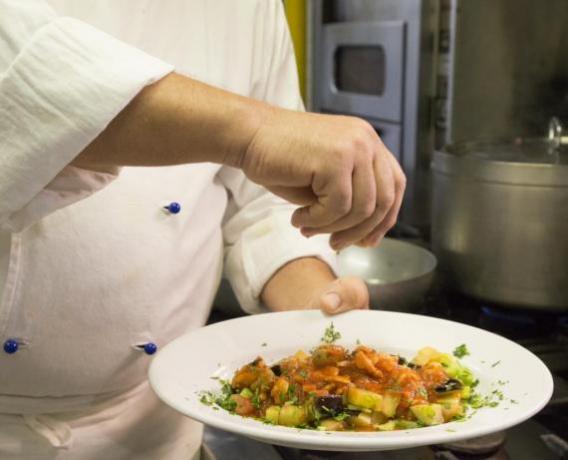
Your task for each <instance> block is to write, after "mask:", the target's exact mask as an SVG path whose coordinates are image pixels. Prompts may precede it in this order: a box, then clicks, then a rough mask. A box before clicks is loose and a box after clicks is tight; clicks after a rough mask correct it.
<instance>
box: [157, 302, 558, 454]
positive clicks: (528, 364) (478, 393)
mask: <svg viewBox="0 0 568 460" xmlns="http://www.w3.org/2000/svg"><path fill="white" fill-rule="evenodd" d="M330 321H331V318H330V317H329V316H326V315H324V314H322V313H321V312H319V311H315V310H313V311H290V312H282V313H269V314H261V315H253V316H247V317H242V318H237V319H233V320H229V321H223V322H220V323H216V324H212V325H209V326H206V327H203V328H200V329H196V330H193V331H191V332H189V333H187V334H185V335H183V336H181V337H179V338H178V339H176V340H174V341H172V342H171V343H169V344H167V345H165V346H163V347H161V349H160V351H159V352H158V353H156V355H155V358H153V360H152V363H151V366H150V371H149V379H150V384H151V386H152V388H153V389H154V391H155V392H156V394H157V395H158V396H159V397H160V399H162V401H164V403H166V404H168V405H169V406H171V407H172V408H174V409H176V410H178V411H179V412H181V413H183V414H185V415H187V416H188V417H191V418H193V419H195V420H198V421H200V422H202V423H205V424H207V425H210V426H213V427H215V428H218V429H222V430H226V431H229V432H232V433H235V434H238V435H242V436H247V437H250V438H253V439H256V440H260V441H263V442H268V443H271V444H278V445H283V446H290V447H296V448H302V449H316V450H334V451H380V450H388V449H405V448H410V447H414V446H421V445H430V444H440V443H448V442H456V441H458V440H463V439H468V438H473V437H477V436H482V435H484V434H488V433H492V432H495V431H500V430H504V429H507V428H508V427H511V426H513V425H516V424H518V423H520V422H522V421H524V420H526V419H527V418H529V417H531V416H532V415H534V414H535V413H536V412H538V411H539V410H540V409H541V408H542V407H543V406H544V405H545V404H546V402H547V401H548V400H549V399H550V396H551V394H552V389H553V385H552V377H551V375H550V372H549V371H548V369H547V368H546V366H545V365H544V364H543V363H542V361H541V360H540V359H539V358H538V357H536V356H535V355H534V354H532V353H531V352H529V351H528V350H526V349H525V348H523V347H522V346H520V345H518V344H516V343H514V342H512V341H510V340H507V339H505V338H503V337H500V336H498V335H496V334H492V333H490V332H487V331H484V330H482V329H479V328H475V327H471V326H468V325H466V324H460V323H457V322H452V321H447V320H441V319H438V318H433V317H427V316H421V315H411V314H405V313H398V312H387V311H369V310H367V311H363V310H358V311H352V312H349V313H345V314H342V315H338V316H334V317H333V323H334V326H335V331H328V332H330V334H327V335H326V340H328V342H326V343H322V341H321V340H320V339H321V338H322V331H324V330H326V328H328V327H329V325H330ZM338 331H340V332H341V337H340V338H338V337H337V334H338ZM331 332H333V333H331ZM462 344H466V345H467V349H466V347H464V346H462ZM322 345H333V346H341V347H343V348H344V350H345V351H346V353H347V354H348V357H350V356H351V355H352V354H353V352H354V351H356V350H357V349H358V347H359V346H365V347H368V348H371V349H372V350H374V352H376V353H378V354H384V355H390V356H393V357H394V356H399V357H403V358H406V359H407V360H408V362H409V363H410V362H412V361H416V359H415V358H417V356H423V355H424V356H425V355H427V354H428V353H424V352H423V353H422V354H421V353H419V351H420V350H422V349H423V348H424V346H425V345H428V347H430V348H433V349H435V350H439V351H440V352H441V354H442V355H446V356H445V357H442V356H438V357H437V358H435V359H434V360H432V361H435V360H437V361H438V362H440V364H442V363H443V361H444V360H445V359H448V356H450V360H451V361H452V362H455V361H454V360H456V361H457V362H458V363H459V364H460V366H461V367H462V368H467V369H468V370H469V371H470V372H471V373H472V374H473V375H472V377H473V379H474V380H473V382H474V383H472V384H471V385H468V384H467V383H466V381H467V378H465V379H464V378H463V377H462V378H461V379H460V377H458V378H456V377H452V378H456V380H460V381H461V383H462V384H463V385H464V388H465V387H469V388H471V391H472V395H471V396H470V397H469V399H468V398H462V397H461V396H460V399H459V404H460V405H461V406H462V409H463V411H464V416H463V417H459V416H458V417H457V418H455V419H454V420H453V421H447V422H446V420H444V423H440V424H434V425H426V424H424V423H423V422H421V421H420V419H419V418H418V417H416V416H414V418H413V416H412V415H411V414H410V413H407V414H406V415H405V414H404V411H403V409H401V407H403V406H402V405H401V403H400V402H399V404H398V405H397V409H396V412H395V415H394V416H393V417H389V418H388V419H387V420H386V421H385V422H384V423H375V422H382V420H380V419H381V418H382V416H380V415H373V412H379V413H380V412H381V410H382V408H383V407H386V406H384V405H381V406H380V407H381V410H379V409H378V407H379V406H378V405H373V408H372V409H371V412H369V409H368V408H364V407H363V406H360V407H361V408H362V409H364V410H357V411H354V412H357V413H351V412H348V411H350V410H352V409H350V408H349V407H348V406H349V403H347V404H345V403H344V411H343V414H344V415H341V414H342V412H339V413H338V415H334V416H332V417H325V416H324V417H321V418H320V420H323V419H326V418H327V419H334V417H337V418H339V419H341V418H343V417H351V416H353V415H356V416H359V415H361V414H362V415H363V416H362V417H361V418H362V421H365V417H364V416H365V415H370V416H371V420H372V422H373V425H377V426H378V425H384V424H385V423H386V424H387V426H386V427H389V425H388V424H389V422H391V421H393V422H394V424H395V429H393V430H391V431H389V430H385V431H381V430H380V429H379V428H375V426H373V428H372V430H371V431H366V430H365V431H356V430H355V429H354V428H351V425H350V422H349V421H347V419H345V420H343V422H346V427H345V429H343V430H339V431H337V430H334V431H332V430H330V429H329V428H325V424H324V427H323V428H320V429H318V428H317V426H314V424H313V421H311V420H308V421H307V424H306V426H305V427H306V428H308V427H312V428H315V429H301V428H298V425H292V426H285V425H280V424H273V423H271V422H268V421H266V420H265V419H266V412H263V413H262V412H261V413H259V416H258V418H254V417H256V415H253V416H239V415H235V413H233V412H229V411H227V410H225V409H223V408H222V407H220V406H219V404H218V403H217V399H218V398H220V399H219V401H218V402H221V403H223V401H229V398H227V396H229V397H230V396H231V395H233V394H238V395H240V396H243V397H244V396H249V397H250V401H251V403H253V405H254V402H253V401H256V400H257V397H258V398H260V394H261V393H260V391H259V392H258V395H257V397H255V392H256V391H255V390H256V389H254V388H252V387H251V386H252V383H251V384H247V385H250V386H247V385H244V383H243V386H241V387H239V389H238V390H237V389H236V388H233V386H232V383H233V378H234V377H235V376H236V375H237V374H238V372H239V370H240V369H242V368H243V367H244V366H246V365H247V364H250V363H252V362H253V361H255V359H256V358H257V357H258V356H259V355H260V356H261V357H262V358H263V361H264V363H265V365H266V366H267V367H269V368H270V367H272V366H274V365H275V364H278V363H282V362H283V361H285V360H287V359H292V358H293V357H294V356H295V355H296V353H297V352H298V351H299V350H304V353H306V354H308V355H311V354H312V352H313V351H315V350H316V349H317V348H318V347H320V346H322ZM468 351H469V354H467V352H468ZM454 352H455V355H454ZM456 355H457V356H456ZM294 359H296V358H294ZM312 359H313V358H312ZM348 360H350V361H351V362H352V364H351V366H356V365H355V359H354V357H353V358H351V359H348ZM429 360H430V359H429ZM338 364H339V362H338ZM397 365H398V366H401V368H403V370H404V367H405V366H404V365H401V364H398V361H397ZM422 366H424V365H422ZM324 367H325V366H324ZM332 367H333V366H332ZM335 367H339V366H335ZM406 367H408V368H410V367H411V366H408V363H407V364H406ZM442 367H444V365H443V364H442ZM450 369H451V366H450ZM313 371H314V372H315V371H316V368H315V366H314V368H313ZM272 372H273V373H274V371H272ZM300 372H301V370H298V371H297V376H300V374H299V373H300ZM330 372H331V373H335V371H330ZM450 372H451V370H450ZM354 373H355V371H354ZM342 374H343V373H342V372H338V375H342ZM447 374H448V376H450V374H449V373H447ZM389 375H391V374H389ZM393 375H394V374H393ZM275 377H278V376H276V375H275ZM300 377H301V376H300ZM275 380H276V379H275ZM355 380H356V379H353V378H352V383H353V385H355V383H354V382H355ZM370 380H372V379H371V378H370ZM477 381H479V383H478V384H477V385H475V382H477ZM447 383H451V382H449V381H448V382H447ZM317 385H318V383H317V382H316V387H317ZM322 385H323V383H322ZM357 385H358V386H359V388H361V389H366V388H364V387H363V386H362V384H359V383H358V384H357ZM245 388H248V389H249V390H250V391H251V392H252V396H251V395H250V394H248V395H247V391H245ZM464 388H462V390H460V391H462V392H463V390H464ZM272 389H273V388H272ZM308 389H309V387H308ZM394 389H395V390H396V387H395V388H394ZM448 389H449V388H448ZM204 390H205V392H204ZM295 390H297V389H295ZM316 390H317V388H316ZM367 390H369V388H367ZM434 390H435V388H434ZM243 391H244V395H241V392H243ZM328 391H329V393H330V395H331V396H333V394H334V393H335V392H336V391H338V390H337V388H336V389H331V388H329V389H328ZM467 391H468V390H465V393H462V395H467ZM434 392H435V391H434ZM294 393H295V392H294ZM308 393H309V391H308ZM448 393H451V392H448ZM376 394H378V395H379V396H383V403H384V396H385V394H386V392H384V393H381V392H378V393H376ZM312 396H314V398H315V397H316V395H312ZM440 396H442V395H441V394H440V395H434V394H432V395H431V397H430V395H429V396H428V404H441V403H440V400H439V399H438V400H437V401H435V399H437V398H439V397H440ZM447 396H450V395H449V394H448V395H447ZM452 396H457V393H454V394H453V395H452ZM270 397H271V398H272V395H270ZM253 398H254V399H253ZM293 398H294V396H292V400H287V401H285V402H284V403H283V404H281V405H280V411H282V410H283V409H282V408H283V407H284V406H286V405H288V406H294V405H299V404H296V403H295V402H294V401H293ZM402 399H403V398H402V396H401V401H402ZM454 399H456V400H457V398H454ZM204 400H205V401H206V402H208V404H204V403H203V401H204ZM298 400H299V398H298ZM304 402H305V401H304ZM342 402H343V400H342ZM375 402H376V401H375ZM273 403H274V399H271V400H270V404H267V405H266V408H265V409H268V408H269V407H270V406H273V405H274V406H278V405H279V404H273ZM287 403H288V404H287ZM229 404H232V405H234V403H230V402H229ZM314 404H315V401H314ZM363 404H364V403H363ZM261 407H262V406H261ZM326 407H327V405H326ZM229 408H230V406H229ZM235 409H236V407H233V410H235ZM328 409H333V408H331V407H328ZM399 410H400V411H401V412H399ZM286 411H290V412H293V411H294V409H286V410H285V412H284V415H286ZM322 411H323V412H325V409H323V407H322ZM434 411H437V409H434ZM426 412H427V411H426ZM345 413H346V415H345ZM330 415H331V414H330ZM384 415H385V416H386V414H384ZM443 416H444V414H443V413H442V417H443ZM274 420H276V418H274ZM283 420H284V421H286V418H284V419H283ZM401 420H406V421H408V422H415V423H416V425H418V429H407V428H404V429H402V428H400V427H402V426H403V425H401V422H400V421H401ZM432 420H435V416H434V418H432ZM438 420H439V418H438ZM334 421H335V420H334ZM340 421H341V420H340ZM279 422H280V413H279V414H278V423H279ZM325 423H331V422H325ZM423 424H424V425H425V426H424V427H422V425H423ZM308 425H310V426H308ZM302 426H304V425H299V427H302ZM391 426H392V424H391ZM412 426H413V425H412V424H410V426H409V428H410V427H412ZM383 428H384V427H383Z"/></svg>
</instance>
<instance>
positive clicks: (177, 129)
mask: <svg viewBox="0 0 568 460" xmlns="http://www.w3.org/2000/svg"><path fill="white" fill-rule="evenodd" d="M268 110H270V108H269V106H268V105H267V104H264V103H262V102H259V101H255V100H252V99H249V98H245V97H241V96H238V95H236V94H233V93H230V92H227V91H223V90H220V89H217V88H214V87H212V86H209V85H206V84H203V83H200V82H198V81H195V80H192V79H191V78H187V77H183V76H180V75H177V74H170V75H168V76H166V77H164V78H163V79H161V80H160V81H158V82H157V83H155V84H153V85H151V86H148V87H147V88H145V89H144V90H142V91H141V92H140V93H139V94H138V95H137V96H136V97H135V98H134V99H133V100H132V101H131V103H130V104H129V105H128V106H127V107H126V108H125V109H124V110H122V111H121V112H120V114H119V115H118V116H117V117H116V118H115V119H114V120H113V121H112V122H111V123H110V124H109V125H108V127H107V128H106V129H105V130H104V131H103V132H102V133H101V134H100V135H99V136H98V137H97V138H96V139H95V140H94V141H93V142H92V143H91V144H90V145H89V146H88V147H87V148H86V149H85V150H84V151H83V152H81V154H80V155H79V156H78V157H77V158H76V159H75V161H74V162H73V164H74V165H76V166H79V167H84V168H90V169H100V168H107V167H115V166H165V165H175V164H183V163H197V162H214V163H223V164H228V165H238V164H239V162H240V161H241V157H242V155H243V153H244V152H245V151H246V148H247V146H248V145H249V143H250V140H251V139H252V137H253V136H254V134H255V132H256V130H257V129H258V126H259V125H260V122H261V120H262V118H263V117H264V115H265V113H266V112H267V111H268ZM236 121H238V122H236Z"/></svg>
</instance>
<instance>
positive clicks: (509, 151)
mask: <svg viewBox="0 0 568 460" xmlns="http://www.w3.org/2000/svg"><path fill="white" fill-rule="evenodd" d="M551 136H553V134H551ZM563 140H565V139H564V138H561V136H555V139H552V140H550V139H544V138H542V139H523V140H517V141H516V142H512V143H461V144H455V145H450V146H448V147H446V148H445V149H444V150H442V151H438V152H435V154H434V159H433V163H432V169H433V178H434V184H433V185H434V187H433V210H432V248H433V251H434V253H435V254H436V256H437V257H438V260H439V264H440V268H441V269H442V271H443V272H445V274H446V275H447V276H449V277H450V279H451V280H453V281H454V282H455V284H456V287H457V288H458V289H460V290H461V291H463V292H465V293H468V294H470V295H473V296H475V297H478V298H481V299H486V300H489V301H492V302H497V303H501V304H503V305H504V306H518V307H525V308H539V309H547V310H568V146H567V145H563V143H562V141H563Z"/></svg>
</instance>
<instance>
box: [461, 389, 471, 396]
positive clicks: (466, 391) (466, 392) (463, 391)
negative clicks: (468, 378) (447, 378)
mask: <svg viewBox="0 0 568 460" xmlns="http://www.w3.org/2000/svg"><path fill="white" fill-rule="evenodd" d="M469 398H471V387H468V386H464V387H463V388H462V389H461V399H469Z"/></svg>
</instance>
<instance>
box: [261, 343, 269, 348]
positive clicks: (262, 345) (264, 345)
mask: <svg viewBox="0 0 568 460" xmlns="http://www.w3.org/2000/svg"><path fill="white" fill-rule="evenodd" d="M267 345H268V344H267V343H266V342H262V343H261V344H260V346H261V347H266V346H267Z"/></svg>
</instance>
